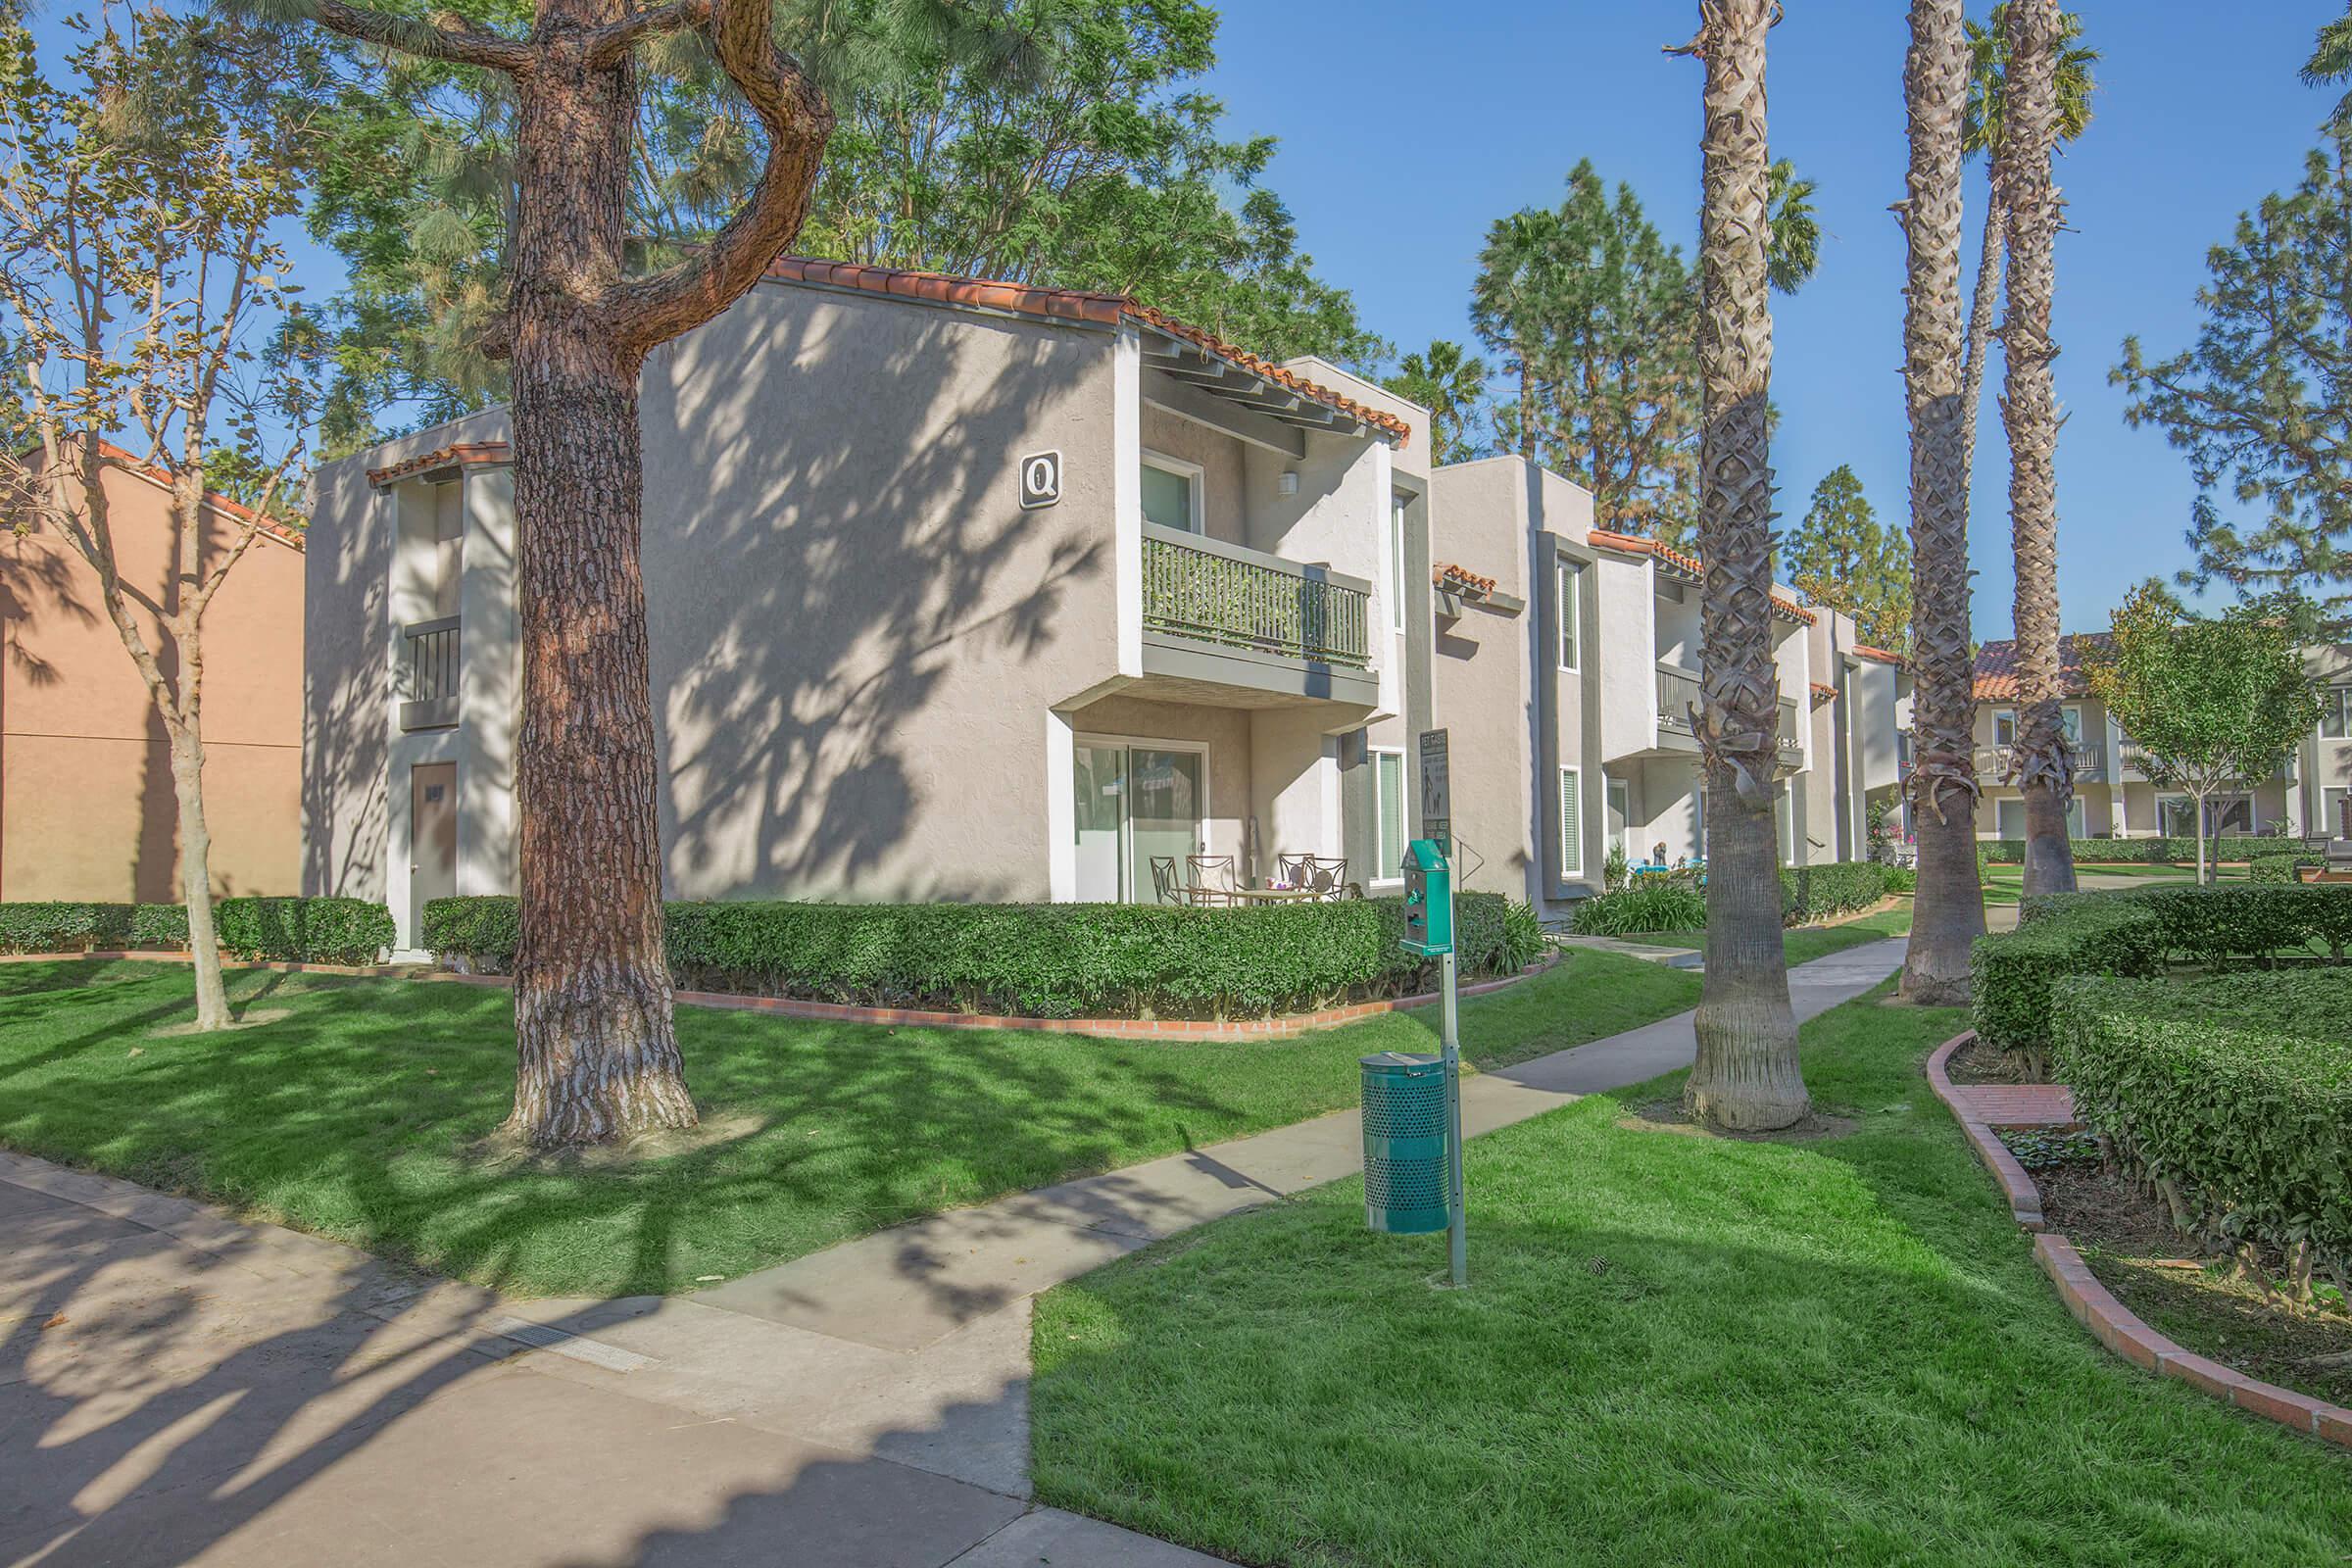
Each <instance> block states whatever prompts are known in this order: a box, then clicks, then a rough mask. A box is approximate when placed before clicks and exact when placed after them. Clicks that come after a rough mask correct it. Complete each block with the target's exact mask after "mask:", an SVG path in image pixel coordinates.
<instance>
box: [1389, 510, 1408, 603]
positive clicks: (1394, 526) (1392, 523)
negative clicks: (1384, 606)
mask: <svg viewBox="0 0 2352 1568" xmlns="http://www.w3.org/2000/svg"><path fill="white" fill-rule="evenodd" d="M1412 504H1413V498H1412V497H1411V495H1409V494H1407V493H1406V492H1405V491H1402V490H1392V491H1390V492H1389V624H1390V629H1391V630H1393V631H1402V630H1404V511H1405V508H1407V507H1409V506H1411V505H1412Z"/></svg>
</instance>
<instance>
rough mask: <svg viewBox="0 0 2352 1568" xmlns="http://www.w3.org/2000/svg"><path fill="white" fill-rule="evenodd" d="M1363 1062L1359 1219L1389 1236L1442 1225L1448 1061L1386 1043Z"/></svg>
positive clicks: (1438, 1228)
mask: <svg viewBox="0 0 2352 1568" xmlns="http://www.w3.org/2000/svg"><path fill="white" fill-rule="evenodd" d="M1362 1061H1363V1066H1364V1223H1365V1224H1366V1225H1369V1226H1370V1227H1371V1228H1372V1229H1374V1230H1376V1231H1386V1232H1388V1233H1389V1234H1391V1235H1394V1236H1425V1235H1427V1234H1429V1233H1430V1232H1432V1231H1442V1230H1444V1229H1445V1228H1446V1064H1445V1062H1444V1061H1443V1060H1441V1059H1440V1058H1439V1057H1436V1056H1416V1055H1413V1054H1409V1053H1406V1052H1402V1051H1384V1052H1382V1053H1381V1054H1379V1055H1377V1056H1365V1057H1363V1058H1362Z"/></svg>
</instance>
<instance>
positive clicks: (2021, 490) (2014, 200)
mask: <svg viewBox="0 0 2352 1568" xmlns="http://www.w3.org/2000/svg"><path fill="white" fill-rule="evenodd" d="M2003 20H2004V21H2005V22H2006V23H2007V24H2008V44H2009V72H2008V78H2007V93H2006V96H2007V100H2008V102H2007V105H2006V110H2007V113H2006V114H2005V116H2004V117H2003V118H2004V119H2005V120H2006V122H2007V123H2006V125H2005V126H2004V127H2003V130H2002V133H2001V140H2000V149H2001V150H2000V155H1999V159H1998V161H1997V163H1996V166H1995V170H1996V172H1995V176H1994V177H1995V179H1996V181H1997V182H1998V184H1999V185H2000V188H2001V193H2002V197H2003V200H2004V201H2005V202H2006V203H2007V205H2008V226H2009V290H2008V292H2009V302H2008V314H2007V316H2006V318H2005V319H2004V320H2003V321H2002V325H2001V349H2002V359H2003V360H2004V361H2005V362H2006V365H2007V374H2006V379H2005V380H2004V383H2003V385H2002V389H2001V391H2002V397H2001V423H2002V424H2003V425H2004V426H2006V427H2007V429H2008V431H2009V532H2010V538H2011V541H2012V544H2013V547H2014V549H2015V551H2016V554H2017V597H2016V609H2015V615H2016V620H2017V672H2018V687H2019V690H2018V729H2017V744H2016V745H2015V746H2013V747H2011V748H2010V749H2009V768H2008V776H2010V777H2012V778H2014V779H2015V780H2016V781H2017V788H2018V793H2019V794H2020V795H2022V796H2024V797H2025V806H2026V875H2025V888H2026V892H2028V893H2030V894H2031V893H2064V892H2070V891H2072V890H2073V888H2074V885H2075V862H2074V852H2073V847H2072V846H2071V845H2070V844H2069V842H2068V840H2067V831H2066V809H2067V805H2068V803H2069V802H2070V801H2072V800H2073V799H2074V793H2075V776H2074V773H2075V762H2074V754H2073V751H2072V749H2071V748H2070V747H2069V746H2068V745H2067V741H2066V731H2065V729H2064V727H2063V724H2062V718H2061V714H2060V711H2059V706H2058V696H2059V693H2058V486H2057V479H2056V474H2055V468H2054V464H2053V459H2054V456H2055V454H2056V451H2057V446H2058V399H2057V394H2056V392H2055V391H2054V389H2053V388H2052V385H2051V378H2050V361H2052V360H2053V359H2055V358H2057V355H2058V350H2057V348H2056V346H2055V345H2054V344H2053V343H2052V342H2051V341H2050V296H2051V293H2052V292H2053V288H2054V285H2055V279H2056V266H2055V259H2054V257H2053V254H2052V252H2053V250H2054V246H2053V241H2054V240H2055V239H2056V238H2057V234H2058V224H2059V221H2060V217H2061V214H2062V213H2063V211H2064V204H2063V203H2062V202H2061V201H2060V200H2059V198H2058V187H2057V186H2056V185H2055V184H2053V183H2052V182H2051V180H2050V154H2051V152H2052V150H2053V148H2054V147H2055V144H2056V131H2057V123H2058V113H2057V110H2058V102H2057V79H2056V77H2057V69H2056V68H2057V63H2058V47H2057V40H2058V5H2057V0H2010V3H2009V12H2008V15H2007V17H2006V18H2004V19H2003Z"/></svg>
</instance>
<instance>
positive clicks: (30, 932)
mask: <svg viewBox="0 0 2352 1568" xmlns="http://www.w3.org/2000/svg"><path fill="white" fill-rule="evenodd" d="M213 923H214V927H215V929H216V930H217V931H218V932H219V934H220V938H221V954H222V955H223V956H226V957H230V958H236V959H240V960H246V961H251V960H256V959H261V960H269V961H272V962H281V963H355V964H366V963H373V962H375V961H376V960H377V958H378V956H380V955H381V954H382V952H383V951H384V950H386V949H388V948H390V947H391V946H392V943H393V940H394V933H393V926H392V915H391V911H389V910H387V909H386V908H385V907H383V906H382V905H380V904H369V903H367V902H366V901H364V900H361V899H221V900H219V901H217V902H216V903H215V904H214V905H213ZM187 945H188V911H187V909H186V908H185V907H183V906H181V905H177V904H140V905H129V904H0V952H6V953H78V952H83V951H85V950H88V949H91V948H127V949H131V950H134V951H148V952H168V953H176V952H180V951H182V950H184V949H185V948H186V947H187Z"/></svg>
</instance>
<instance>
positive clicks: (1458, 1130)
mask: <svg viewBox="0 0 2352 1568" xmlns="http://www.w3.org/2000/svg"><path fill="white" fill-rule="evenodd" d="M1452 929H1453V878H1452V877H1450V876H1448V877H1447V878H1446V930H1447V931H1449V932H1450V931H1451V930H1452ZM1442 976H1443V978H1442V980H1441V982H1440V983H1441V984H1442V985H1443V986H1444V988H1445V989H1444V992H1443V993H1442V995H1441V997H1440V999H1439V1002H1438V1012H1439V1032H1440V1038H1441V1041H1442V1043H1443V1049H1444V1051H1445V1054H1446V1254H1447V1257H1448V1260H1449V1261H1450V1262H1451V1264H1452V1266H1453V1288H1454V1289H1455V1290H1457V1291H1458V1290H1462V1289H1465V1288H1466V1287H1467V1286H1468V1285H1469V1283H1470V1225H1469V1216H1468V1214H1467V1213H1466V1212H1465V1210H1464V1204H1463V1202H1462V1045H1461V1035H1460V1032H1459V1029H1458V1027H1457V1024H1458V1018H1457V1011H1456V1009H1457V1004H1458V1002H1459V994H1458V987H1457V983H1456V976H1455V971H1454V962H1453V949H1452V947H1451V946H1448V947H1447V948H1446V956H1445V958H1444V960H1443V969H1442Z"/></svg>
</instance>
